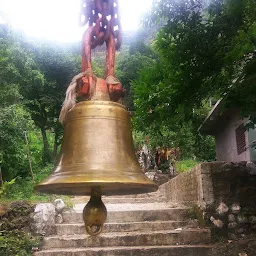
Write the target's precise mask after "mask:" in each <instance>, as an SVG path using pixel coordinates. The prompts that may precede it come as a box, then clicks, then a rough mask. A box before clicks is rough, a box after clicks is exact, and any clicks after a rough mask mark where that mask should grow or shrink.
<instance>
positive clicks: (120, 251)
mask: <svg viewBox="0 0 256 256" xmlns="http://www.w3.org/2000/svg"><path fill="white" fill-rule="evenodd" d="M213 248H214V247H213V246H212V245H182V246H179V245H167V246H133V247H126V246H124V247H105V248H98V247H95V248H68V249H53V250H45V251H41V252H37V253H36V255H37V256H213ZM219 256H224V255H219Z"/></svg>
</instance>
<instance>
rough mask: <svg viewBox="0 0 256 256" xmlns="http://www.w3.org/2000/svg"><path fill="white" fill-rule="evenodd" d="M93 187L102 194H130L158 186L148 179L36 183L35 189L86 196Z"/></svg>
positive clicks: (151, 190) (144, 191)
mask: <svg viewBox="0 0 256 256" xmlns="http://www.w3.org/2000/svg"><path fill="white" fill-rule="evenodd" d="M93 187H99V188H100V189H101V192H102V195H105V196H113V195H132V194H144V193H151V192H156V191H157V190H158V186H157V185H156V184H155V183H154V182H153V181H151V180H150V182H149V183H147V184H142V183H133V184H132V183H123V182H112V183H110V182H106V183H104V182H83V183H76V184H74V183H57V184H54V183H53V184H38V185H36V186H35V190H36V191H37V192H40V193H47V194H58V195H73V196H86V195H90V194H91V189H92V188H93Z"/></svg>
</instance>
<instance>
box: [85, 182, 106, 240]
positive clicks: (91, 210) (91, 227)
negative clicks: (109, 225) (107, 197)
mask: <svg viewBox="0 0 256 256" xmlns="http://www.w3.org/2000/svg"><path fill="white" fill-rule="evenodd" d="M106 218H107V209H106V206H105V205H104V203H103V202H102V201H101V190H100V188H98V187H93V188H92V189H91V198H90V200H89V202H88V203H87V205H86V206H85V207H84V210H83V219H84V224H85V229H86V231H87V233H88V234H89V235H91V236H97V235H99V234H100V233H101V231H102V227H103V224H104V222H105V221H106Z"/></svg>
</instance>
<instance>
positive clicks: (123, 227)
mask: <svg viewBox="0 0 256 256" xmlns="http://www.w3.org/2000/svg"><path fill="white" fill-rule="evenodd" d="M196 227H198V223H197V221H193V220H190V221H144V222H126V223H105V224H104V227H103V233H110V232H134V231H140V230H143V231H144V232H150V231H159V230H173V229H177V228H196ZM56 229H57V234H58V235H73V234H85V233H86V231H85V227H84V223H70V224H59V225H56Z"/></svg>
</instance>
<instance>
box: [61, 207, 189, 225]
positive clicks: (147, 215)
mask: <svg viewBox="0 0 256 256" xmlns="http://www.w3.org/2000/svg"><path fill="white" fill-rule="evenodd" d="M83 207H84V205H79V206H77V207H75V211H69V212H64V213H63V219H64V222H65V223H82V222H83V219H82V214H81V212H82V209H83ZM106 207H107V210H108V216H107V222H111V223H122V222H140V221H158V220H161V221H168V220H173V221H183V220H186V219H187V218H189V209H190V208H189V207H184V206H179V205H177V204H176V205H173V204H170V205H168V204H166V203H150V204H106Z"/></svg>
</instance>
